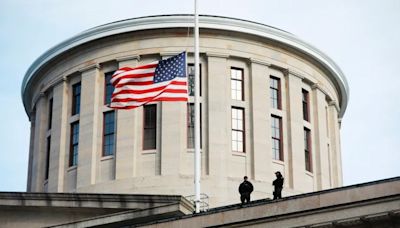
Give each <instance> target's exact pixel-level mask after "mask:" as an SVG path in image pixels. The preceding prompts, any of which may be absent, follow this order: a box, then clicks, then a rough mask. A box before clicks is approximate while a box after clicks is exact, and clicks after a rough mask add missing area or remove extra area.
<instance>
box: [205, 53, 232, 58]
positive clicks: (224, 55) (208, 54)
mask: <svg viewBox="0 0 400 228" xmlns="http://www.w3.org/2000/svg"><path fill="white" fill-rule="evenodd" d="M206 55H207V57H216V58H225V59H227V58H229V55H228V54H225V53H220V52H206Z"/></svg>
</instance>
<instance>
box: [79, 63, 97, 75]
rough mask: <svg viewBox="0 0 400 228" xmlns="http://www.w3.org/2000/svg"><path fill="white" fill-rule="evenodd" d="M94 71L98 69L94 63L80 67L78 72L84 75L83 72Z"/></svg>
mask: <svg viewBox="0 0 400 228" xmlns="http://www.w3.org/2000/svg"><path fill="white" fill-rule="evenodd" d="M95 69H100V64H98V63H95V64H91V65H87V66H85V67H82V68H81V69H79V70H78V71H79V72H80V73H84V72H87V71H90V70H95Z"/></svg>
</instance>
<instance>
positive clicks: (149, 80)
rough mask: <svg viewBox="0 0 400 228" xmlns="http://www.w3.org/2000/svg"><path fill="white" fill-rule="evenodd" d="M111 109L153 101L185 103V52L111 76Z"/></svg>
mask: <svg viewBox="0 0 400 228" xmlns="http://www.w3.org/2000/svg"><path fill="white" fill-rule="evenodd" d="M110 82H111V83H112V85H113V86H114V92H113V94H112V96H111V104H110V107H111V108H115V109H132V108H137V107H139V106H142V105H144V104H147V103H151V102H155V101H187V100H188V94H187V93H188V91H187V77H186V53H185V52H182V53H181V54H179V55H176V56H173V57H171V58H168V59H165V60H161V61H158V62H153V63H150V64H147V65H143V66H139V67H135V68H130V67H123V68H121V69H118V70H117V71H115V73H114V74H113V76H112V78H111V80H110Z"/></svg>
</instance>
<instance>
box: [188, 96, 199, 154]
mask: <svg viewBox="0 0 400 228" xmlns="http://www.w3.org/2000/svg"><path fill="white" fill-rule="evenodd" d="M187 113H188V115H187V147H188V148H194V104H193V103H189V104H188V112H187ZM201 122H202V121H201V104H200V148H201V144H202V136H201V132H202V131H201V127H202V123H201Z"/></svg>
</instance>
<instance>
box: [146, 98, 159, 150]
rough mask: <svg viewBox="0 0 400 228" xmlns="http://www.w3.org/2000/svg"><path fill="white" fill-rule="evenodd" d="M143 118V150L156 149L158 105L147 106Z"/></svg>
mask: <svg viewBox="0 0 400 228" xmlns="http://www.w3.org/2000/svg"><path fill="white" fill-rule="evenodd" d="M143 117H144V121H143V150H153V149H156V142H157V141H156V136H157V105H155V104H153V105H145V106H144V107H143Z"/></svg>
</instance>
